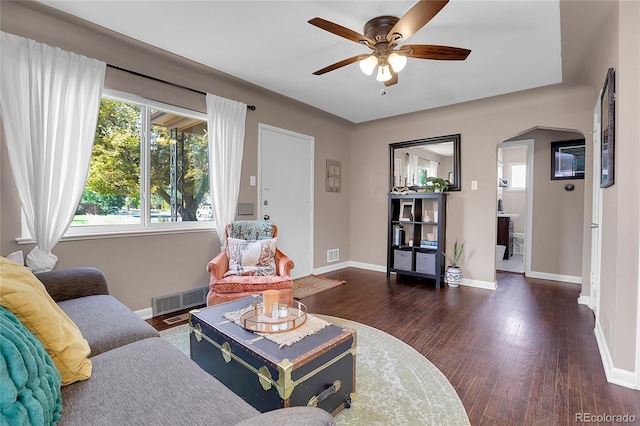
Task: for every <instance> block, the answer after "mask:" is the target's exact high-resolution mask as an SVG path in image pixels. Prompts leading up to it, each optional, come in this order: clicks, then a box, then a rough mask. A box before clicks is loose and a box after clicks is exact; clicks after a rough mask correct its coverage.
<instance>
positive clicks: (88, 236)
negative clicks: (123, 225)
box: [15, 227, 216, 245]
mask: <svg viewBox="0 0 640 426" xmlns="http://www.w3.org/2000/svg"><path fill="white" fill-rule="evenodd" d="M215 230H216V229H215V228H214V227H211V228H181V229H180V228H173V229H157V228H156V229H136V230H126V231H123V230H118V231H112V232H87V233H82V234H80V233H77V234H72V235H65V236H64V237H62V239H61V240H60V241H61V242H64V241H81V240H100V239H105V238H129V237H146V236H151V235H167V234H191V233H194V232H215ZM15 241H16V242H17V243H18V244H19V245H22V244H36V240H34V239H33V238H31V237H18V238H16V239H15Z"/></svg>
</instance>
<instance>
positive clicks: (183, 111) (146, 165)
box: [16, 88, 216, 244]
mask: <svg viewBox="0 0 640 426" xmlns="http://www.w3.org/2000/svg"><path fill="white" fill-rule="evenodd" d="M102 98H106V99H110V100H114V101H118V102H127V103H130V104H135V105H137V106H139V107H140V114H141V116H144V117H146V119H144V120H142V126H141V135H140V182H141V183H140V223H136V224H120V225H83V226H69V228H68V229H67V231H66V232H65V234H64V236H63V237H62V239H61V241H72V240H84V239H97V238H114V237H126V236H135V235H160V234H168V233H185V232H201V231H215V229H216V227H215V221H213V220H210V221H188V222H163V223H152V222H151V217H150V214H149V210H150V196H151V175H150V168H151V159H150V152H151V151H150V149H151V148H150V147H151V140H150V135H151V127H150V126H151V121H150V119H149V117H150V110H151V109H156V110H162V111H166V112H168V113H172V114H179V115H183V116H185V117H188V118H194V119H198V120H203V121H205V122H207V121H208V120H207V114H205V113H202V112H199V111H194V110H190V109H187V108H182V107H178V106H175V105H170V104H166V103H163V102H158V101H154V100H152V99H148V98H144V97H141V96H138V95H134V94H131V93H126V92H121V91H119V90H113V89H106V88H105V89H103V91H102ZM209 173H211V167H209ZM214 214H215V213H214ZM21 228H22V232H21V234H22V236H21V237H19V238H16V242H18V244H32V243H35V240H34V239H33V237H32V236H31V233H30V232H29V229H28V227H27V224H26V218H25V215H24V212H23V211H22V209H21Z"/></svg>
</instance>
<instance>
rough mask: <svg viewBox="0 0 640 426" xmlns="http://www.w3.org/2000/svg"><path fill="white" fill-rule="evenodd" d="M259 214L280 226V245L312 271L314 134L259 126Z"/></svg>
mask: <svg viewBox="0 0 640 426" xmlns="http://www.w3.org/2000/svg"><path fill="white" fill-rule="evenodd" d="M258 147H259V148H258V151H259V164H258V170H259V185H260V187H259V206H260V208H259V209H258V211H259V217H260V218H263V217H264V216H265V215H266V216H268V217H269V220H270V221H272V222H273V223H274V224H275V225H276V226H277V227H278V248H279V249H280V250H281V251H282V252H283V253H285V254H286V255H287V256H289V257H290V258H291V259H292V260H293V263H294V264H295V267H294V268H293V270H292V271H291V276H292V278H299V277H303V276H306V275H309V274H310V273H311V270H312V266H313V265H312V259H313V148H314V138H313V137H311V136H306V135H302V134H300V133H294V132H290V131H288V130H283V129H279V128H276V127H272V126H267V125H264V124H260V127H259V140H258Z"/></svg>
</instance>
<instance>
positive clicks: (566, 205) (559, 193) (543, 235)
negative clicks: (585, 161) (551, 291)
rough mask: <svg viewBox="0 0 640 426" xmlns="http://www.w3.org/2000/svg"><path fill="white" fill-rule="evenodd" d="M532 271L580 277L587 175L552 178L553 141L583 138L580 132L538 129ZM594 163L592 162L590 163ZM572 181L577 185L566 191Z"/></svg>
mask: <svg viewBox="0 0 640 426" xmlns="http://www.w3.org/2000/svg"><path fill="white" fill-rule="evenodd" d="M524 136H526V137H527V138H530V139H533V140H534V142H533V146H534V148H533V149H534V160H533V163H534V166H533V168H534V173H533V176H534V177H533V215H532V236H531V238H532V240H531V246H532V248H531V271H532V272H533V271H535V272H544V273H548V274H554V275H566V276H573V277H580V276H581V274H582V252H583V251H582V247H583V230H584V228H585V226H584V220H583V219H584V218H583V212H584V192H585V185H584V179H574V180H570V181H566V180H551V160H550V157H551V142H559V141H563V140H573V139H581V138H583V136H582V135H581V134H577V133H570V132H560V131H555V130H535V131H533V132H529V133H527V134H526V135H524ZM589 164H590V163H589ZM567 183H572V184H573V185H574V186H575V189H574V190H573V191H571V192H568V191H565V189H564V186H565V185H566V184H567Z"/></svg>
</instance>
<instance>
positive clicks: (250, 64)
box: [41, 0, 562, 123]
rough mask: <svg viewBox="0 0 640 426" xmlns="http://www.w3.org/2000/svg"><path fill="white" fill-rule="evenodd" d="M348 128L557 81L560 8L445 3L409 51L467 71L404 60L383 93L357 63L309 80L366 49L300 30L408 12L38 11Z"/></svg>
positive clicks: (139, 4)
mask: <svg viewBox="0 0 640 426" xmlns="http://www.w3.org/2000/svg"><path fill="white" fill-rule="evenodd" d="M41 2H42V3H45V4H47V5H49V6H52V7H55V8H57V9H60V10H63V11H65V12H68V13H70V14H72V15H75V16H78V17H80V18H83V19H85V20H87V21H90V22H94V23H96V24H98V25H101V26H103V27H106V28H109V29H111V30H114V31H116V32H119V33H122V34H124V35H127V36H129V37H132V38H135V39H138V40H140V41H143V42H146V43H148V44H151V45H154V46H157V47H159V48H162V49H164V50H167V51H169V52H173V53H175V54H178V55H180V56H183V57H185V58H188V59H191V60H194V61H196V62H199V63H202V64H204V65H207V66H210V67H212V68H215V69H218V70H220V71H223V72H225V73H228V74H231V75H234V76H236V77H238V78H241V79H243V80H246V81H249V82H251V83H254V84H256V85H258V86H262V87H264V88H267V89H269V90H272V91H274V92H278V93H280V94H283V95H285V96H288V97H290V98H293V99H297V100H299V101H301V102H304V103H306V104H309V105H312V106H314V107H317V108H319V109H322V110H324V111H327V112H329V113H332V114H335V115H337V116H340V117H343V118H345V119H347V120H349V121H352V122H354V123H359V122H363V121H369V120H374V119H379V118H384V117H389V116H394V115H399V114H404V113H410V112H414V111H420V110H425V109H430V108H435V107H439V106H444V105H451V104H455V103H460V102H465V101H470V100H474V99H481V98H486V97H491V96H496V95H500V94H505V93H510V92H516V91H521V90H526V89H531V88H535V87H540V86H545V85H549V84H555V83H560V82H561V81H562V63H561V40H560V6H559V2H558V0H532V1H531V0H530V1H525V0H492V1H487V0H451V1H450V2H449V4H447V5H446V6H445V7H444V9H442V10H441V11H440V13H439V14H438V15H436V17H435V18H434V19H432V20H431V22H429V23H428V24H427V25H426V26H425V27H423V28H422V29H421V30H419V31H418V32H416V33H415V34H414V35H413V36H411V37H410V38H409V39H408V40H407V43H411V44H441V45H448V46H454V47H462V48H467V49H471V54H470V55H469V57H468V58H467V60H466V61H464V62H460V61H449V62H448V61H430V60H420V59H409V61H408V63H407V66H406V68H405V69H404V70H403V71H402V72H401V73H400V74H399V83H398V84H396V85H395V86H391V87H388V88H386V89H385V90H386V94H385V95H384V96H382V95H381V89H382V88H383V87H384V86H383V84H382V83H380V82H378V81H376V79H375V74H374V75H373V76H366V75H364V74H363V73H362V72H361V71H360V69H359V67H358V65H357V64H352V65H349V66H346V67H343V68H340V69H338V70H335V71H332V72H330V73H327V74H324V75H321V76H315V75H312V73H313V72H314V71H316V70H318V69H321V68H323V67H325V66H327V65H330V64H333V63H335V62H338V61H340V60H342V59H346V58H348V57H351V56H354V55H357V54H360V53H366V52H369V49H368V48H366V47H365V46H362V45H359V44H357V43H354V42H351V41H349V40H346V39H344V38H341V37H338V36H336V35H333V34H331V33H328V32H326V31H324V30H321V29H319V28H316V27H314V26H312V25H310V24H308V23H307V21H308V20H309V19H311V18H313V17H321V18H324V19H327V20H329V21H332V22H335V23H337V24H340V25H342V26H345V27H347V28H350V29H352V30H354V31H357V32H359V33H362V32H363V28H362V27H363V25H364V23H365V22H366V21H368V20H369V19H371V18H373V17H376V16H380V15H393V16H397V17H401V16H402V15H404V13H406V12H407V11H408V10H409V9H410V8H411V7H412V6H413V5H414V4H415V2H416V1H415V0H414V1H396V0H387V1H353V0H350V1H344V0H343V1H268V0H262V1H49V0H44V1H41Z"/></svg>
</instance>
